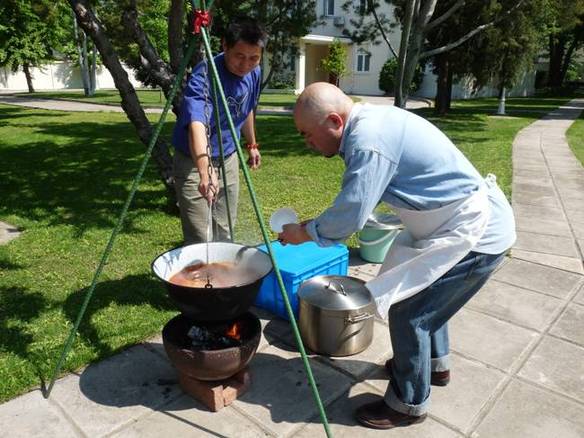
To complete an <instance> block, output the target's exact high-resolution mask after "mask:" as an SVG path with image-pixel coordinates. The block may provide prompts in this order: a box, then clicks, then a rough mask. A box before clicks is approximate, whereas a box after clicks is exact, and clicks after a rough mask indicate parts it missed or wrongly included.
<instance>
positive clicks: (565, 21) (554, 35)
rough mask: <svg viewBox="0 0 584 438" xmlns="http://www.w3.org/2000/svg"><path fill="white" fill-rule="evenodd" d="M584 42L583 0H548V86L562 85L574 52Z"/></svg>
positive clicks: (556, 86) (557, 86)
mask: <svg viewBox="0 0 584 438" xmlns="http://www.w3.org/2000/svg"><path fill="white" fill-rule="evenodd" d="M583 44H584V0H549V21H548V47H549V76H548V86H550V87H551V88H559V87H561V86H562V84H563V82H564V80H565V78H566V73H567V71H568V68H569V66H570V62H571V60H572V57H573V56H574V54H575V52H576V51H577V50H578V48H579V47H582V45H583Z"/></svg>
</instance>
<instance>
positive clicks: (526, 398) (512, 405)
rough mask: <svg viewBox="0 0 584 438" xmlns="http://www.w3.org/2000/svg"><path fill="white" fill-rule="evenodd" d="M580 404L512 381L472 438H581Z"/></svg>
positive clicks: (583, 410)
mask: <svg viewBox="0 0 584 438" xmlns="http://www.w3.org/2000/svg"><path fill="white" fill-rule="evenodd" d="M582 436H584V406H582V405H580V404H578V403H575V402H573V401H571V400H567V399H565V398H563V397H560V396H557V395H554V394H552V393H550V392H548V391H546V390H544V389H541V388H537V387H534V386H531V385H529V384H527V383H524V382H521V381H518V380H513V381H512V382H511V384H510V385H509V386H508V387H507V388H506V389H505V391H504V392H503V395H502V397H501V399H500V400H499V401H498V403H497V404H496V405H495V406H494V408H493V409H492V410H491V411H490V412H489V414H488V415H487V416H486V418H485V419H484V420H483V421H482V422H481V423H480V424H479V426H478V428H477V429H476V431H475V432H474V433H473V434H472V437H473V438H492V437H505V438H514V437H516V438H523V437H529V438H551V437H554V438H556V437H557V438H581V437H582Z"/></svg>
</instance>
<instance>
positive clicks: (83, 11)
mask: <svg viewBox="0 0 584 438" xmlns="http://www.w3.org/2000/svg"><path fill="white" fill-rule="evenodd" d="M69 3H70V5H71V8H72V9H73V11H74V12H75V15H76V17H77V20H78V22H79V25H80V26H81V28H82V29H84V30H85V32H86V33H87V35H89V36H90V37H91V39H92V40H93V42H94V43H95V46H96V47H97V49H98V50H99V54H100V56H101V59H102V61H103V64H104V65H105V66H106V68H107V69H108V71H109V72H110V74H111V75H112V78H113V79H114V83H115V86H116V88H117V89H118V91H119V93H120V97H121V98H122V108H123V110H124V112H125V113H126V115H127V117H128V119H130V121H131V122H132V124H133V125H134V127H135V128H136V131H137V133H138V137H139V138H140V140H141V141H142V143H144V144H145V145H148V143H149V141H150V137H151V136H152V126H151V125H150V122H149V121H148V119H147V118H146V114H145V113H144V110H143V109H142V106H141V105H140V101H139V100H138V96H137V95H136V90H134V87H133V86H132V84H131V83H130V80H129V79H128V74H127V73H126V71H125V70H124V68H123V67H122V64H121V63H120V60H119V58H118V55H117V53H116V52H115V50H114V48H113V46H112V44H111V42H110V41H109V39H108V37H107V35H106V33H105V32H104V29H103V26H102V24H101V22H100V21H99V20H98V19H97V18H96V17H95V15H94V13H93V11H92V10H91V8H90V6H89V2H88V1H87V0H69ZM152 157H153V158H154V161H155V163H156V167H157V168H158V172H159V174H160V177H161V180H162V182H163V184H164V186H165V187H166V189H167V196H168V198H169V203H170V205H173V203H175V194H174V187H173V183H174V181H173V178H172V157H171V155H170V151H169V148H168V145H167V144H166V143H165V142H163V141H161V140H158V142H157V143H156V145H155V146H154V149H153V151H152Z"/></svg>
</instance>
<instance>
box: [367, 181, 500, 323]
mask: <svg viewBox="0 0 584 438" xmlns="http://www.w3.org/2000/svg"><path fill="white" fill-rule="evenodd" d="M485 183H486V184H483V185H482V187H481V188H480V189H479V190H478V191H477V192H475V193H473V194H472V195H471V196H469V197H468V198H465V199H462V200H460V201H456V202H453V203H451V204H449V205H446V206H444V207H440V208H437V209H434V210H426V211H415V210H407V209H396V208H394V210H395V211H396V213H397V215H398V216H399V217H400V219H401V221H402V222H403V224H404V227H405V229H404V230H403V231H402V232H400V234H398V236H397V237H396V238H395V240H394V242H393V244H392V246H391V248H390V250H389V252H388V253H387V256H386V257H385V260H384V262H383V265H382V266H381V270H380V271H379V275H378V276H377V277H376V278H374V279H373V280H371V281H368V282H367V283H366V286H367V289H369V291H370V292H371V294H372V295H373V298H374V300H375V304H376V306H377V314H378V316H379V317H381V318H383V319H387V317H388V314H387V312H388V310H389V308H390V306H391V305H392V304H394V303H397V302H399V301H402V300H405V299H406V298H409V297H411V296H412V295H415V294H416V293H418V292H421V291H422V290H424V289H426V288H427V287H428V286H430V285H431V284H432V283H434V282H435V281H436V280H438V279H439V278H440V277H442V276H443V275H444V274H445V273H446V272H448V271H449V270H450V269H451V268H452V267H454V265H456V264H457V263H458V262H459V261H460V260H462V259H463V258H464V257H465V256H466V255H467V254H468V253H469V251H471V249H472V248H473V247H474V246H475V245H476V244H477V243H478V241H479V239H480V238H481V237H482V235H483V233H484V232H485V229H486V227H487V223H488V221H489V216H490V207H489V199H488V189H490V188H491V187H497V186H496V179H495V176H494V175H490V174H489V175H488V176H487V177H486V178H485ZM497 189H498V187H497Z"/></svg>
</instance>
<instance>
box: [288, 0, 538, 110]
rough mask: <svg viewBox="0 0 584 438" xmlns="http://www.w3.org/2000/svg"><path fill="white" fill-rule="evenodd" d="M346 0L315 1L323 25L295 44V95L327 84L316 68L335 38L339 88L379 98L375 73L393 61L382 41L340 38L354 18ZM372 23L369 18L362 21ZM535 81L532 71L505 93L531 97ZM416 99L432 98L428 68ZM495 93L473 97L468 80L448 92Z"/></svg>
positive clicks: (461, 95)
mask: <svg viewBox="0 0 584 438" xmlns="http://www.w3.org/2000/svg"><path fill="white" fill-rule="evenodd" d="M345 2H346V0H317V2H316V8H317V17H318V18H319V19H320V21H322V22H323V24H318V25H317V26H315V27H314V28H313V29H312V30H311V32H310V34H308V35H306V36H304V37H303V38H301V39H300V41H299V44H298V56H297V58H296V65H295V69H294V70H295V71H294V73H295V79H296V80H295V92H296V93H300V92H301V91H302V90H303V89H304V87H305V86H306V85H309V84H311V83H313V82H318V81H325V82H326V81H327V80H328V74H327V73H326V72H324V71H323V70H322V68H321V67H320V62H321V60H322V59H323V58H324V57H326V56H327V54H328V50H329V46H330V44H331V43H332V42H333V40H334V39H335V38H336V39H338V40H340V41H341V42H342V43H344V44H345V45H346V48H347V53H348V56H347V58H348V59H347V67H348V69H349V74H348V75H347V76H345V77H343V78H342V79H341V81H340V87H341V88H342V89H343V91H345V92H346V93H349V94H357V95H358V94H365V95H367V94H368V95H382V94H384V92H383V91H382V90H381V89H379V85H378V84H379V72H380V71H381V69H382V67H383V65H384V64H385V62H386V61H387V60H388V59H390V58H393V55H392V53H391V51H390V50H389V47H388V46H387V44H386V43H385V41H381V43H380V44H373V43H365V44H362V45H357V44H354V43H352V42H351V40H350V39H349V38H347V37H345V36H343V33H342V32H343V29H345V28H346V29H349V30H350V29H351V27H352V24H351V19H355V20H356V19H357V18H358V17H357V15H356V14H355V12H354V10H355V9H354V8H349V11H344V10H343V9H342V5H343V4H344V3H345ZM365 4H366V0H353V6H355V7H364V6H365ZM379 13H381V14H384V15H385V16H386V17H389V18H391V19H393V17H394V15H393V7H392V6H390V5H388V4H387V3H385V2H384V1H381V2H380V8H379ZM366 20H370V21H373V17H369V18H366ZM387 37H388V39H389V41H390V42H391V45H392V46H393V48H394V50H396V51H398V50H399V44H400V30H399V27H397V28H396V31H395V32H392V33H389V34H388V35H387ZM534 82H535V69H534V71H533V72H528V73H526V74H525V76H524V78H523V80H522V81H521V83H520V84H518V85H517V86H516V87H514V88H513V90H511V91H510V92H509V93H508V94H509V95H514V96H527V95H530V94H533V92H534ZM415 95H416V96H419V97H426V98H434V97H435V95H436V76H435V75H434V74H433V73H432V72H431V68H430V67H429V66H428V67H427V68H426V73H425V75H424V81H423V83H422V86H421V87H420V89H419V90H418V92H417V93H415ZM496 95H497V90H496V89H494V88H492V87H484V88H483V89H481V90H479V92H478V93H477V94H473V93H472V80H471V79H470V78H467V79H463V80H460V81H458V83H455V84H454V86H453V90H452V98H453V99H465V98H469V97H478V96H496Z"/></svg>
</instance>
